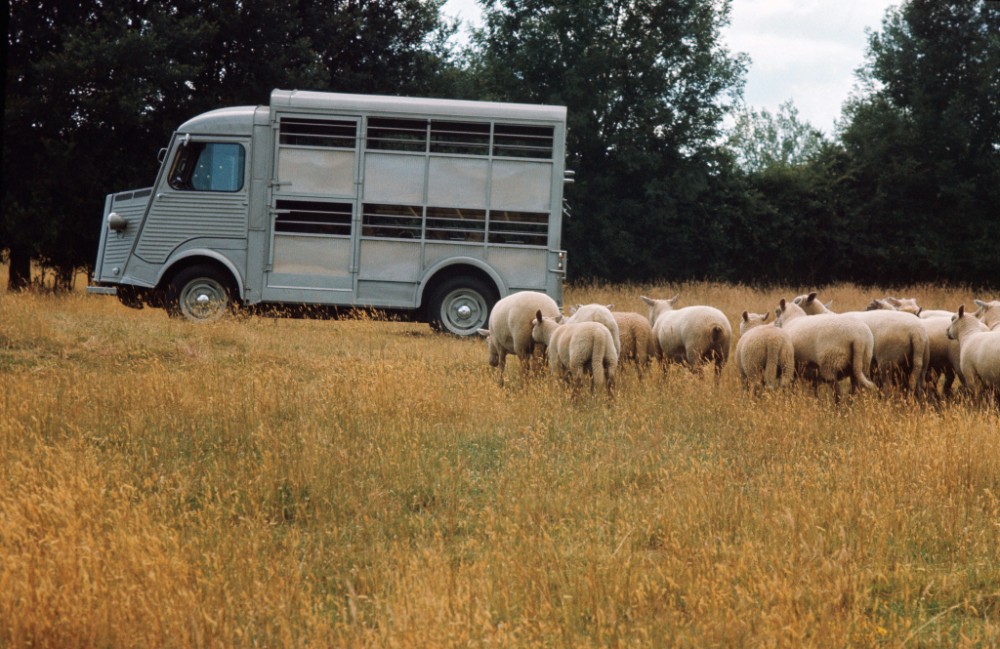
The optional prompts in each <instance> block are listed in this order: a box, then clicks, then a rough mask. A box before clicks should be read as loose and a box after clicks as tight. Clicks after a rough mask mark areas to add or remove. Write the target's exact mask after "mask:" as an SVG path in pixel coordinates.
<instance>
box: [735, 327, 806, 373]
mask: <svg viewBox="0 0 1000 649" xmlns="http://www.w3.org/2000/svg"><path fill="white" fill-rule="evenodd" d="M770 316H771V314H770V313H750V312H749V311H744V312H743V314H742V318H741V320H740V339H739V340H738V341H736V367H737V368H738V369H739V371H740V384H741V385H742V386H743V389H744V390H749V389H750V388H751V387H753V388H754V389H756V388H759V387H760V386H761V385H764V386H767V387H772V386H775V385H776V386H779V387H784V386H786V385H788V384H789V383H790V382H791V381H792V378H794V376H795V348H794V346H793V345H792V339H791V337H790V336H789V335H788V332H787V331H785V330H784V329H781V328H779V327H776V326H774V323H773V322H772V323H770V324H765V323H766V322H767V319H768V318H769V317H770Z"/></svg>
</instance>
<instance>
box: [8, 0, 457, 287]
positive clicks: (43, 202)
mask: <svg viewBox="0 0 1000 649" xmlns="http://www.w3.org/2000/svg"><path fill="white" fill-rule="evenodd" d="M442 3H443V0H432V1H431V2H424V1H422V0H396V1H389V0H380V1H375V2H365V1H363V0H337V1H335V2H327V3H316V2H311V1H308V0H292V1H291V2H288V0H285V1H284V2H282V1H280V0H255V1H254V2H242V1H239V0H226V1H214V2H195V1H194V0H174V1H171V2H154V1H153V0H132V1H130V2H101V1H98V0H85V1H83V2H78V3H70V4H67V3H65V2H61V1H56V0H35V1H33V2H27V1H26V0H12V2H11V3H10V26H9V30H8V38H7V47H8V61H7V78H6V85H5V93H6V104H5V107H4V141H3V168H4V176H3V179H4V184H3V195H2V199H0V202H2V207H3V218H2V221H0V250H4V249H6V250H7V251H8V253H9V255H10V262H11V265H10V269H11V275H10V278H9V282H8V283H9V286H10V287H11V288H13V289H17V288H19V287H21V286H23V285H24V284H25V283H26V282H27V281H28V268H30V266H29V263H30V259H31V258H35V259H38V260H40V261H42V262H43V263H44V264H47V265H50V266H52V267H55V268H56V269H57V270H58V271H59V275H60V276H61V277H63V278H64V279H65V278H71V277H72V275H73V270H74V269H75V268H80V267H84V266H88V265H90V264H92V263H93V261H94V251H95V250H96V245H97V236H98V234H99V225H100V224H99V222H98V221H99V218H100V206H101V201H102V199H103V196H104V195H106V194H107V193H109V192H111V191H115V190H121V189H125V188H128V187H141V186H144V185H147V184H148V183H149V182H150V180H151V179H152V178H153V177H154V176H155V172H156V160H155V152H156V151H157V150H158V149H159V148H160V147H162V146H163V145H165V144H166V142H167V138H168V137H169V134H170V132H171V131H172V130H173V129H174V128H175V127H176V126H177V125H178V124H180V123H181V122H183V121H184V120H186V119H187V118H189V117H191V116H193V115H195V114H197V113H200V112H203V111H205V110H208V109H211V108H217V107H219V106H227V105H241V104H261V103H265V102H266V101H267V97H268V94H269V92H270V90H271V89H272V88H275V87H286V88H287V87H292V88H310V89H319V90H322V89H335V90H341V91H350V92H381V93H386V94H396V93H405V92H419V91H428V90H430V89H433V88H434V87H435V84H436V83H438V81H437V80H438V79H439V78H446V75H443V74H441V72H442V70H446V69H448V67H449V65H450V61H449V58H448V57H449V50H448V46H447V40H448V37H449V36H450V35H451V33H453V32H454V29H455V26H454V25H449V24H447V23H443V22H441V20H440V19H439V18H438V10H439V8H440V5H441V4H442Z"/></svg>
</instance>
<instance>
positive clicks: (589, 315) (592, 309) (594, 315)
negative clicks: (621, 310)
mask: <svg viewBox="0 0 1000 649" xmlns="http://www.w3.org/2000/svg"><path fill="white" fill-rule="evenodd" d="M613 306H614V305H612V304H609V305H604V304H577V305H576V306H574V307H573V308H572V309H570V312H569V317H567V318H566V324H573V323H576V322H596V323H598V324H602V325H604V326H605V327H607V328H608V331H610V332H611V338H612V339H613V340H614V341H615V351H616V352H617V353H618V354H619V355H621V353H622V342H621V332H620V331H619V330H618V321H617V320H615V316H614V314H613V313H611V308H612V307H613Z"/></svg>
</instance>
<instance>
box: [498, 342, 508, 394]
mask: <svg viewBox="0 0 1000 649" xmlns="http://www.w3.org/2000/svg"><path fill="white" fill-rule="evenodd" d="M506 367H507V352H506V351H504V350H502V349H501V350H500V352H499V353H498V354H497V369H498V370H499V373H498V374H497V383H498V384H499V385H500V387H503V371H504V369H505V368H506Z"/></svg>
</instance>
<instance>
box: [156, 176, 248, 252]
mask: <svg viewBox="0 0 1000 649" xmlns="http://www.w3.org/2000/svg"><path fill="white" fill-rule="evenodd" d="M246 202H247V199H246V196H244V195H242V194H228V193H226V194H223V193H218V194H216V193H210V192H168V193H165V194H162V195H160V196H158V197H157V198H156V199H154V203H153V207H152V208H151V209H150V213H149V217H148V218H147V219H146V224H145V226H144V227H143V229H142V235H141V237H140V238H139V245H138V246H137V248H136V255H137V256H139V257H141V258H142V259H144V260H146V261H147V262H150V263H163V262H164V261H165V260H166V258H167V255H169V254H170V252H171V251H172V250H173V249H174V248H176V247H177V246H179V245H180V244H182V243H184V242H185V241H187V240H188V239H193V238H196V237H198V238H220V239H221V238H237V239H245V238H246V236H247V235H246V233H247V205H246Z"/></svg>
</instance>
